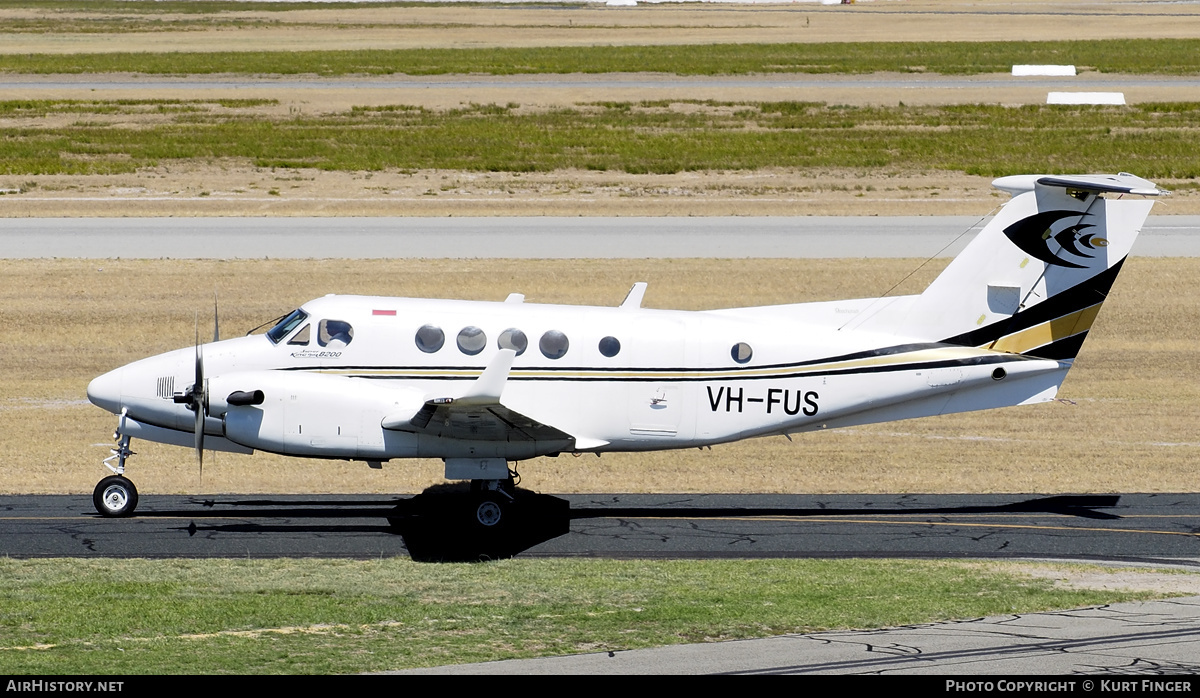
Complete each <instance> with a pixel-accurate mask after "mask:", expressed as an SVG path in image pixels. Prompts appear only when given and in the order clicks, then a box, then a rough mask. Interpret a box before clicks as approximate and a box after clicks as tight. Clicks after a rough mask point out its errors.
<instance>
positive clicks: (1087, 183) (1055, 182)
mask: <svg viewBox="0 0 1200 698" xmlns="http://www.w3.org/2000/svg"><path fill="white" fill-rule="evenodd" d="M992 186H994V187H996V188H997V189H1000V190H1001V191H1006V192H1008V193H1009V194H1012V195H1013V196H1017V195H1018V194H1024V193H1025V192H1027V191H1034V189H1035V188H1036V187H1039V186H1040V187H1055V188H1061V189H1073V190H1076V191H1082V192H1091V193H1095V194H1137V195H1139V196H1163V195H1166V194H1169V193H1170V192H1168V191H1166V190H1165V189H1159V188H1158V185H1156V184H1155V183H1154V182H1151V181H1149V180H1146V179H1142V178H1141V177H1135V176H1134V175H1131V174H1129V173H1128V172H1122V173H1120V174H1115V175H1109V174H1104V175H1013V176H1011V177H1000V178H999V179H996V180H993V181H992Z"/></svg>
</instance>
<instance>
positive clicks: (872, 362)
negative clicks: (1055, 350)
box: [308, 346, 998, 380]
mask: <svg viewBox="0 0 1200 698" xmlns="http://www.w3.org/2000/svg"><path fill="white" fill-rule="evenodd" d="M997 354H998V352H996V351H990V350H988V349H983V348H975V347H957V346H945V347H937V348H930V349H920V350H917V351H910V352H905V353H901V354H887V355H884V356H869V357H863V358H860V359H848V360H844V361H828V362H824V363H818V364H808V365H802V366H795V365H792V366H772V367H766V368H745V369H738V368H712V369H674V370H653V369H648V370H644V371H629V370H625V371H622V370H612V371H597V370H587V369H580V370H569V369H563V370H546V369H538V368H529V369H522V368H516V367H514V368H513V369H512V377H513V378H517V379H522V378H524V379H538V378H558V379H568V380H569V379H607V380H678V379H685V378H686V379H692V380H708V379H711V380H717V379H725V380H729V379H735V380H736V379H749V378H772V377H780V376H797V377H798V376H804V375H809V374H814V373H827V372H829V371H853V370H855V369H869V368H879V367H886V366H895V367H898V368H902V367H904V366H908V365H913V364H926V363H934V362H942V361H958V360H963V359H974V358H980V357H989V356H996V355H997ZM308 370H309V371H311V372H314V373H328V374H333V375H343V376H351V377H356V378H393V377H401V376H402V377H405V378H412V379H420V378H430V379H447V378H464V379H472V378H477V377H478V376H479V374H480V373H481V372H482V370H483V369H482V368H480V369H464V368H441V369H438V368H411V369H398V368H327V367H326V368H313V369H308Z"/></svg>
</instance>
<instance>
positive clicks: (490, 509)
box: [473, 495, 505, 531]
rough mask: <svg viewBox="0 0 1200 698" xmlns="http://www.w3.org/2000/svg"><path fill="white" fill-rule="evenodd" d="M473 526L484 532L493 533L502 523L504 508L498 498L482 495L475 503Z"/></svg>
mask: <svg viewBox="0 0 1200 698" xmlns="http://www.w3.org/2000/svg"><path fill="white" fill-rule="evenodd" d="M473 515H474V519H475V520H474V522H473V523H474V524H475V525H476V526H479V527H480V528H482V529H483V530H485V531H495V530H497V529H499V528H500V526H501V525H502V524H503V523H504V519H505V511H504V506H503V505H502V504H501V503H500V500H499V498H497V497H492V496H488V495H484V496H482V497H480V498H478V499H477V500H476V501H475V510H474V512H473Z"/></svg>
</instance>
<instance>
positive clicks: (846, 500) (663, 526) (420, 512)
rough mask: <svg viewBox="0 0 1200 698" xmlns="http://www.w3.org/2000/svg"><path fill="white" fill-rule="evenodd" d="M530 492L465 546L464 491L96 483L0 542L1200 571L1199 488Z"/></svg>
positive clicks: (160, 552) (4, 533) (51, 553)
mask: <svg viewBox="0 0 1200 698" xmlns="http://www.w3.org/2000/svg"><path fill="white" fill-rule="evenodd" d="M529 496H530V497H531V499H530V500H528V501H523V502H519V504H520V505H521V509H520V510H519V511H518V514H517V518H515V519H512V520H513V521H514V522H517V523H514V524H512V526H514V527H515V528H509V529H508V530H507V531H506V533H505V536H504V538H503V540H505V541H506V543H505V545H508V546H510V547H508V548H505V549H493V548H491V547H485V548H481V549H478V550H476V549H474V548H471V549H468V548H464V547H462V545H463V543H462V542H463V540H465V539H467V538H469V537H470V535H469V531H468V532H466V534H467V535H460V534H461V533H463V532H462V531H459V530H458V529H459V528H460V527H461V526H462V525H463V524H464V523H465V522H466V521H467V519H468V517H467V516H466V513H465V512H464V511H463V510H462V508H461V505H462V503H463V501H464V500H463V499H462V498H461V497H459V495H456V494H454V493H426V494H423V495H419V496H417V497H414V498H409V497H391V496H335V495H324V496H316V495H303V496H300V495H297V496H287V495H274V496H260V495H228V494H226V495H211V496H207V495H206V496H177V495H176V496H169V495H144V496H143V497H142V499H141V503H140V504H139V506H138V510H137V512H136V515H135V516H133V517H132V518H125V519H106V518H101V517H100V516H98V515H97V514H96V513H95V510H94V508H93V507H92V502H91V498H90V497H88V496H83V495H42V496H18V495H5V496H0V554H3V555H7V556H11V557H150V558H155V557H242V558H244V557H258V558H267V557H288V556H302V557H349V558H377V557H379V556H407V555H410V554H411V555H413V556H414V557H417V558H418V559H425V560H439V559H446V560H455V559H459V560H461V559H479V557H480V556H481V555H482V556H484V557H490V556H495V555H509V554H512V555H519V556H525V557H578V556H588V557H617V558H620V557H639V558H648V557H649V558H729V557H927V558H936V557H951V558H953V557H960V558H965V557H971V558H1053V559H1078V560H1094V561H1119V562H1137V563H1149V564H1158V565H1182V566H1187V567H1191V566H1194V567H1196V569H1197V570H1198V571H1200V494H1119V495H1118V494H1112V495H1051V496H1047V495H1020V494H1003V495H996V494H992V495H715V494H674V495H614V494H590V495H588V494H576V495H553V496H549V495H533V494H532V493H530V494H529ZM489 545H490V544H489Z"/></svg>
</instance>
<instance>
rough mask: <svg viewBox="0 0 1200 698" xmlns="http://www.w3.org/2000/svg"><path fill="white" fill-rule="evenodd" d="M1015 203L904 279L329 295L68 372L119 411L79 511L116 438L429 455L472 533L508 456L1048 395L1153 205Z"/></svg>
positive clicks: (495, 515) (490, 507) (700, 438)
mask: <svg viewBox="0 0 1200 698" xmlns="http://www.w3.org/2000/svg"><path fill="white" fill-rule="evenodd" d="M994 184H995V186H996V187H998V188H999V189H1002V190H1004V191H1007V192H1009V193H1010V194H1012V195H1013V198H1012V199H1011V200H1010V201H1009V202H1008V203H1007V204H1005V205H1004V207H1003V208H1002V209H1001V210H1000V212H999V213H998V215H996V216H995V218H993V219H992V221H991V222H990V223H989V224H988V225H987V226H986V227H985V228H984V229H983V231H982V232H980V233H979V235H978V236H977V237H976V238H975V240H973V241H972V242H971V243H970V245H968V246H967V248H966V249H965V250H964V251H963V252H962V253H961V254H960V255H959V256H958V257H957V258H956V259H955V260H954V261H953V262H952V263H951V264H950V265H949V267H947V268H946V270H945V271H944V272H943V273H942V274H941V275H940V276H938V277H937V279H936V280H934V282H933V283H932V284H931V285H930V286H929V287H928V288H927V289H926V290H925V292H924V293H921V294H920V295H914V296H902V297H890V298H867V299H860V300H845V301H830V302H822V303H804V304H797V305H779V306H767V307H757V308H734V309H729V310H709V311H701V312H684V311H678V310H651V309H647V308H642V307H641V302H642V295H643V294H644V292H645V290H646V284H644V283H637V284H635V285H634V286H633V289H632V290H631V291H630V292H629V295H628V296H627V297H626V298H625V301H624V302H623V303H621V305H620V306H619V307H615V308H599V307H575V306H560V305H540V304H530V303H524V302H523V297H522V296H521V295H520V294H513V295H510V296H509V297H508V299H507V300H505V301H504V302H478V301H460V300H415V299H408V298H384V297H364V296H336V295H330V296H326V297H324V298H318V299H316V300H313V301H310V302H308V303H306V304H304V305H303V306H302V307H301V308H299V309H298V310H295V311H293V312H292V313H291V314H290V315H288V316H286V317H285V318H283V319H282V320H281V321H280V322H279V323H278V324H276V325H275V326H274V327H273V328H272V329H271V330H269V331H268V332H267V333H266V334H265V335H252V336H246V337H239V338H237V339H227V340H224V341H214V342H213V343H211V344H205V345H203V346H199V345H197V346H196V347H195V348H192V347H189V348H185V349H180V350H178V351H173V352H168V353H166V354H162V355H159V356H154V357H151V358H148V359H143V360H141V361H137V362H135V363H132V364H129V365H128V366H124V367H122V368H118V369H116V370H114V371H112V372H110V373H106V374H104V375H103V376H100V377H99V378H96V379H95V380H93V381H92V383H91V385H89V386H88V391H87V393H88V399H90V400H91V401H92V403H94V404H95V405H97V406H99V407H102V408H104V409H106V410H108V411H110V412H112V413H114V414H117V415H119V418H118V427H117V432H116V434H115V438H116V439H117V440H118V443H117V445H116V447H115V448H114V449H113V455H112V456H110V457H109V458H108V459H106V460H105V464H106V465H107V466H108V468H109V469H110V470H112V471H113V473H114V475H112V476H110V477H106V478H104V479H103V480H101V481H100V483H99V484H98V485H97V486H96V490H95V494H94V501H95V505H96V509H97V510H98V511H99V512H100V514H102V515H104V516H125V515H128V514H130V513H132V512H133V511H134V508H135V507H136V506H137V491H136V490H135V488H134V486H133V484H132V483H131V482H130V481H129V480H128V479H126V478H125V477H124V472H125V466H126V459H127V458H128V456H129V455H131V454H132V451H131V450H130V441H131V439H134V438H141V439H147V440H150V441H158V442H162V443H168V444H175V445H179V446H190V447H193V448H195V449H196V452H197V455H198V456H200V457H201V458H202V456H203V449H204V448H209V449H213V450H218V451H232V452H235V453H251V452H253V451H254V450H261V451H269V452H272V453H280V454H286V455H290V456H304V457H312V458H337V459H349V460H359V461H365V462H366V463H368V464H370V465H371V466H372V467H379V466H380V464H381V463H382V462H383V461H387V460H391V459H393V458H441V459H443V460H444V461H445V466H446V471H445V472H446V478H447V479H450V480H471V481H472V485H473V487H472V492H473V493H474V495H473V496H474V497H475V498H476V499H475V500H473V503H472V505H471V507H470V511H471V512H472V514H473V525H478V526H480V527H481V528H482V530H495V529H494V527H495V526H498V525H499V524H500V522H501V521H502V520H504V518H505V516H506V515H507V514H506V512H507V509H508V507H509V506H510V505H511V503H512V501H513V484H512V478H511V476H512V473H511V472H510V470H509V462H511V461H520V460H524V459H527V458H533V457H535V456H543V455H555V454H559V453H563V452H572V453H576V452H592V453H603V452H605V451H651V450H660V449H675V448H693V447H700V446H709V445H713V444H721V443H727V442H731V441H737V440H739V439H746V438H750V437H755V436H770V435H780V434H784V435H786V434H794V433H798V432H807V431H815V430H820V429H832V428H836V427H844V426H849V425H855V424H867V423H872V422H884V421H890V420H897V419H908V418H912V417H925V416H930V415H938V414H948V413H952V412H965V411H970V410H982V409H990V408H993V407H1004V406H1008V405H1026V404H1031V403H1037V402H1044V401H1047V400H1050V399H1052V398H1053V397H1054V396H1055V394H1056V392H1057V390H1058V387H1059V385H1060V384H1061V383H1062V381H1063V379H1064V378H1065V377H1066V374H1067V370H1068V369H1069V368H1070V367H1071V364H1072V362H1073V360H1074V358H1075V356H1076V354H1077V353H1078V352H1079V348H1080V346H1081V345H1082V343H1083V340H1084V338H1085V337H1086V336H1087V333H1088V330H1089V328H1091V326H1092V322H1093V321H1094V320H1095V318H1096V314H1097V312H1098V311H1099V310H1100V305H1101V304H1102V303H1103V302H1104V299H1105V296H1106V294H1107V293H1108V292H1109V289H1110V288H1111V286H1112V284H1113V280H1114V279H1115V278H1116V276H1117V273H1118V272H1119V271H1120V269H1121V264H1122V263H1123V262H1124V260H1125V257H1126V255H1127V254H1128V253H1129V250H1130V246H1131V245H1132V244H1133V240H1134V238H1135V237H1136V236H1137V233H1138V231H1139V229H1140V228H1141V226H1142V225H1143V223H1144V221H1145V219H1146V216H1147V215H1148V213H1149V211H1150V207H1151V205H1152V203H1153V202H1152V201H1149V200H1144V199H1140V198H1129V197H1127V196H1125V195H1143V196H1157V195H1160V194H1163V193H1165V192H1163V191H1161V190H1159V189H1158V188H1157V187H1156V186H1155V185H1154V184H1153V183H1152V182H1148V181H1146V180H1144V179H1140V178H1138V177H1134V176H1133V175H1129V174H1125V173H1122V174H1119V175H1081V176H1043V175H1021V176H1013V177H1003V178H1000V179H997V180H996V181H995V182H994Z"/></svg>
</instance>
